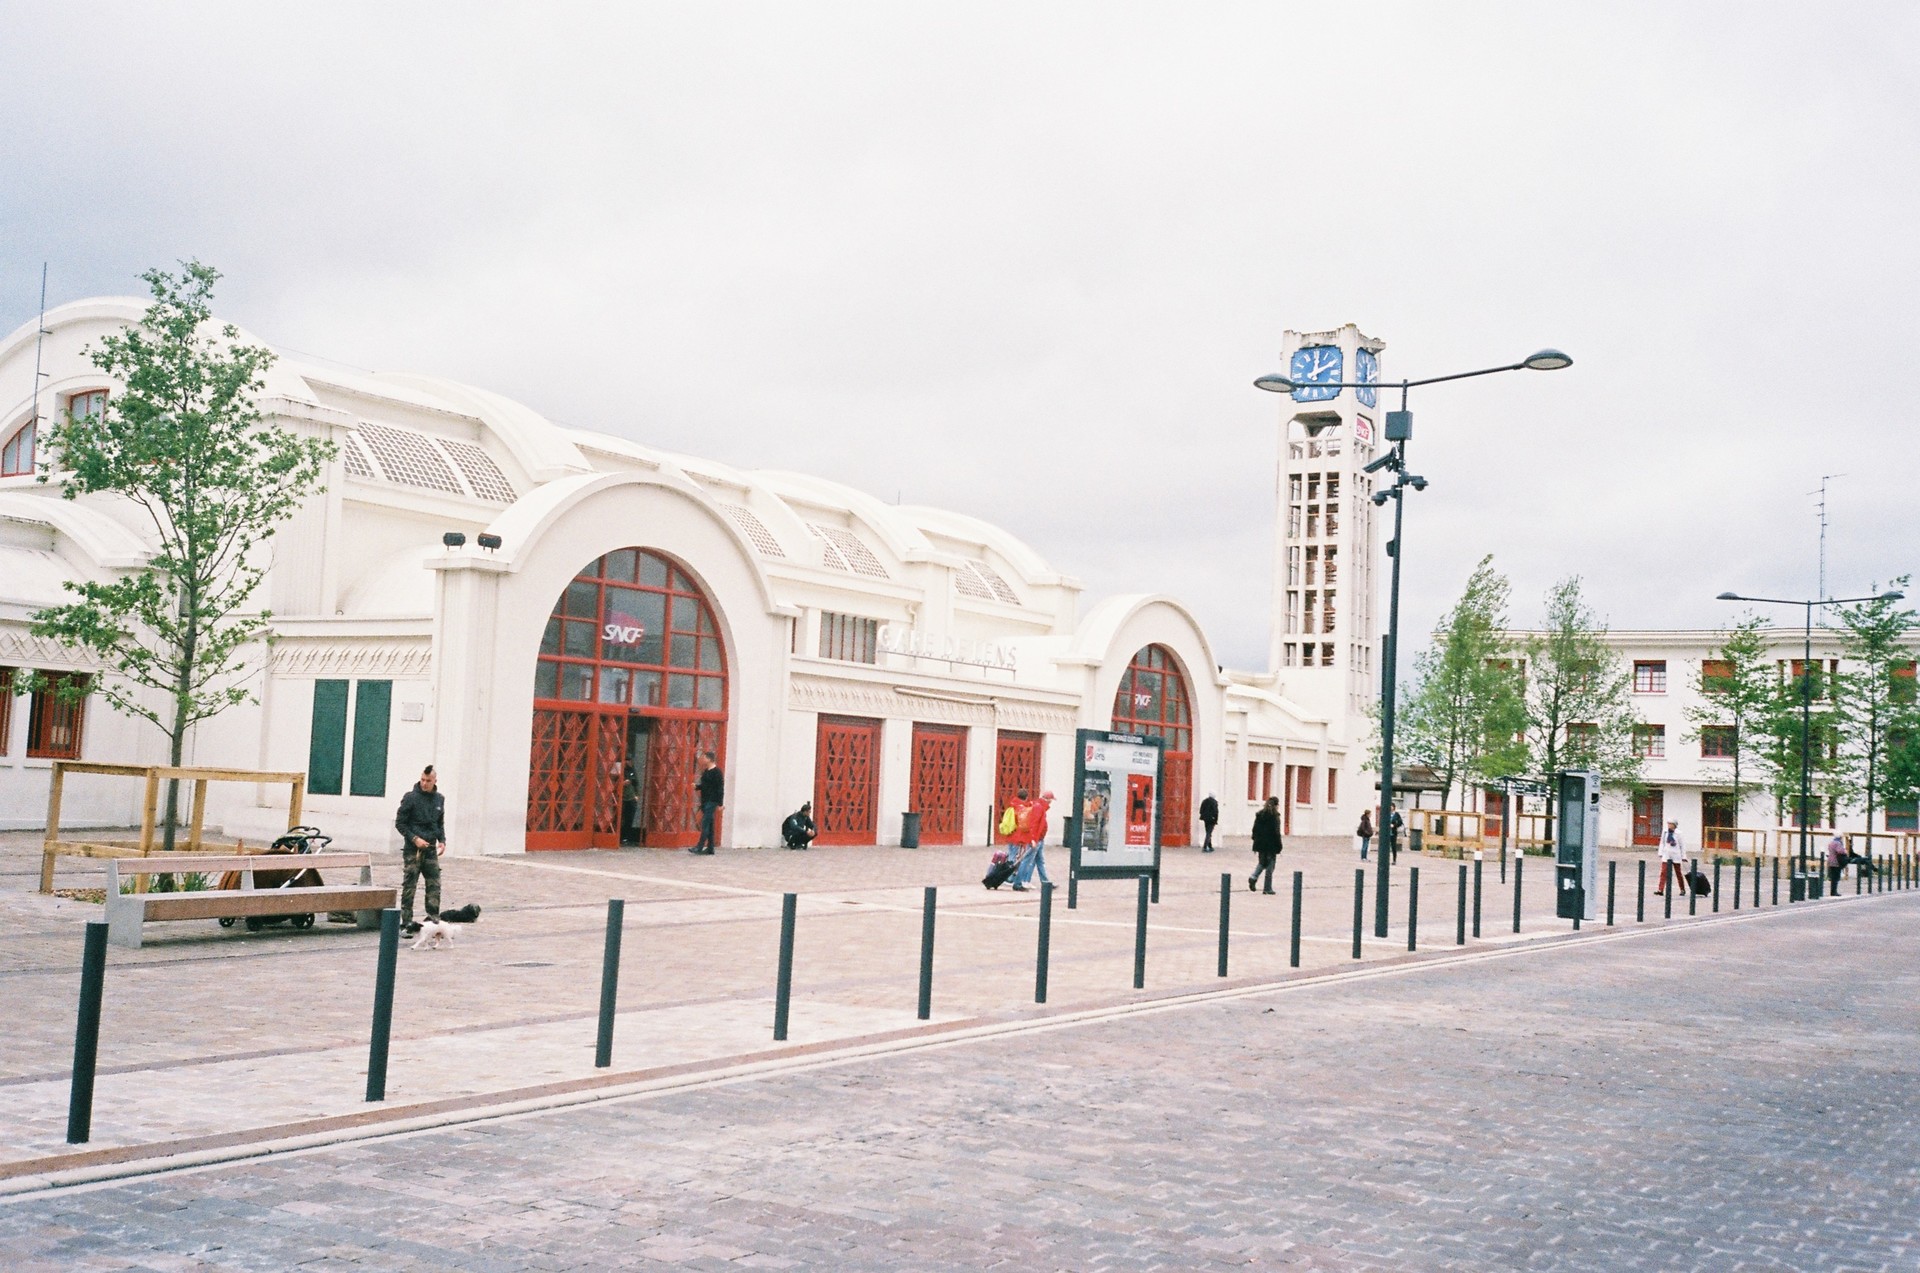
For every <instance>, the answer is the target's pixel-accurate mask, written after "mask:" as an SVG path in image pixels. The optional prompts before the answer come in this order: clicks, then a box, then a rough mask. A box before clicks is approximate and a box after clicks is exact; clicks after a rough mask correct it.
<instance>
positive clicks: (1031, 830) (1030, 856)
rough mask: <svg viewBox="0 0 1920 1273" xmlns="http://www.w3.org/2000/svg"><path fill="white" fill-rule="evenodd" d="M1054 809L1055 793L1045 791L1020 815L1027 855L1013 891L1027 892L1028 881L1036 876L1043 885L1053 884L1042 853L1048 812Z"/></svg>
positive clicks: (1022, 860) (1023, 859)
mask: <svg viewBox="0 0 1920 1273" xmlns="http://www.w3.org/2000/svg"><path fill="white" fill-rule="evenodd" d="M1051 808H1053V793H1052V792H1051V791H1043V792H1041V793H1040V798H1039V799H1037V800H1030V801H1028V802H1027V805H1026V807H1025V808H1024V809H1023V810H1021V813H1020V831H1019V835H1020V839H1021V840H1022V841H1023V842H1024V843H1025V844H1026V848H1027V851H1026V854H1025V855H1024V856H1023V857H1022V858H1021V859H1020V870H1019V871H1018V873H1016V874H1015V875H1014V877H1013V891H1014V892H1016V893H1024V892H1026V891H1027V881H1028V880H1030V879H1032V878H1033V877H1034V876H1035V875H1036V874H1038V875H1039V876H1040V882H1041V883H1042V884H1051V883H1053V881H1052V880H1050V879H1048V878H1047V862H1046V859H1045V858H1044V857H1043V856H1041V851H1042V850H1043V849H1044V848H1045V847H1046V843H1047V811H1048V810H1049V809H1051Z"/></svg>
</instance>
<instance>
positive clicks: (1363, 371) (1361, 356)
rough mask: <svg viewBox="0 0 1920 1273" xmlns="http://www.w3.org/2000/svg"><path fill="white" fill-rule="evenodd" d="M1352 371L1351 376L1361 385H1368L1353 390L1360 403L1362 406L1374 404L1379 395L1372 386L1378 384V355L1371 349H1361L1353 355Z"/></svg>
mask: <svg viewBox="0 0 1920 1273" xmlns="http://www.w3.org/2000/svg"><path fill="white" fill-rule="evenodd" d="M1353 371H1354V376H1353V378H1354V379H1355V380H1357V381H1359V382H1360V383H1361V384H1362V385H1366V386H1368V387H1367V388H1364V389H1358V390H1355V393H1356V395H1357V396H1358V397H1359V399H1360V405H1361V406H1363V407H1371V406H1374V405H1376V404H1377V403H1378V401H1379V397H1380V395H1379V391H1378V390H1376V389H1374V388H1372V386H1373V385H1375V384H1378V383H1379V381H1380V356H1379V355H1378V354H1376V353H1374V352H1373V351H1372V350H1371V349H1362V350H1361V351H1360V352H1359V353H1357V354H1355V355H1354V356H1353Z"/></svg>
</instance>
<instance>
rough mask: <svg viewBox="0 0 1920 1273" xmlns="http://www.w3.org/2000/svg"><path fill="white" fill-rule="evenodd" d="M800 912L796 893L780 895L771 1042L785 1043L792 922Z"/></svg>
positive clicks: (789, 989) (789, 992)
mask: <svg viewBox="0 0 1920 1273" xmlns="http://www.w3.org/2000/svg"><path fill="white" fill-rule="evenodd" d="M799 910H800V895H799V894H798V893H782V894H781V895H780V971H779V973H778V974H777V975H776V976H775V979H774V983H773V1041H774V1042H775V1043H785V1042H786V1041H787V1008H788V1006H789V1005H790V1004H791V1003H792V1001H793V921H794V918H795V916H797V915H798V914H799Z"/></svg>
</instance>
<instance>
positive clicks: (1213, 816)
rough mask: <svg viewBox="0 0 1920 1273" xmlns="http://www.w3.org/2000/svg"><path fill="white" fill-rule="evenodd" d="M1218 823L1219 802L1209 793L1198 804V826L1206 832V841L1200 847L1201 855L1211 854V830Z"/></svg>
mask: <svg viewBox="0 0 1920 1273" xmlns="http://www.w3.org/2000/svg"><path fill="white" fill-rule="evenodd" d="M1219 821H1220V802H1219V801H1218V800H1215V799H1214V798H1213V793H1212V792H1211V791H1209V792H1208V793H1207V798H1206V799H1205V800H1202V801H1201V802H1200V826H1201V827H1202V828H1203V829H1204V830H1205V831H1206V833H1207V837H1206V840H1205V841H1204V842H1203V843H1202V844H1201V845H1200V851H1201V852H1202V853H1211V852H1213V828H1214V827H1215V826H1216V825H1218V824H1219Z"/></svg>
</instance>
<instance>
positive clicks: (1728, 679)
mask: <svg viewBox="0 0 1920 1273" xmlns="http://www.w3.org/2000/svg"><path fill="white" fill-rule="evenodd" d="M1732 684H1733V661H1732V660H1731V659H1702V660H1701V661H1700V692H1701V693H1702V694H1721V693H1724V692H1726V690H1727V688H1728V687H1729V686H1731V685H1732Z"/></svg>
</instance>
